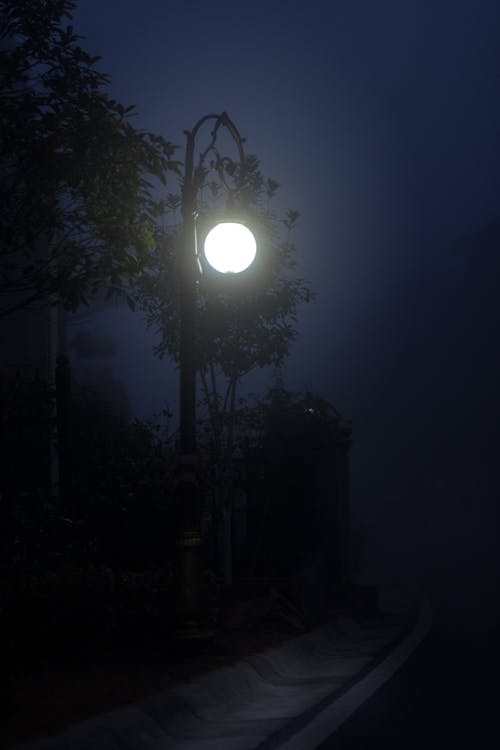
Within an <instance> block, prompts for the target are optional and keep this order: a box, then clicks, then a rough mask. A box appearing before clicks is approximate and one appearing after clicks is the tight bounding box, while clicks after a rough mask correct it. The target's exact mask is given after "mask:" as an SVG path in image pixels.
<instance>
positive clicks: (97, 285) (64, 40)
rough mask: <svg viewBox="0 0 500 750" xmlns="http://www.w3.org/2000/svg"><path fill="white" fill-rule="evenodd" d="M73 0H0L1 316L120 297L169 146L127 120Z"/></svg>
mask: <svg viewBox="0 0 500 750" xmlns="http://www.w3.org/2000/svg"><path fill="white" fill-rule="evenodd" d="M74 7H75V2H73V0H1V2H0V45H1V51H0V105H1V115H0V128H1V141H0V167H1V175H2V176H1V178H0V205H1V206H2V209H1V228H0V232H1V234H0V242H1V268H0V295H1V297H0V299H1V301H0V317H1V316H6V315H9V314H11V313H12V312H15V311H16V310H18V309H25V308H29V307H33V306H36V305H40V304H45V303H46V301H47V298H48V297H49V296H50V295H53V294H56V295H57V298H58V300H59V301H60V302H62V304H63V305H64V307H65V308H67V309H70V310H75V309H76V308H77V307H78V306H79V305H80V304H81V303H86V302H87V301H88V300H89V298H91V297H92V296H93V295H95V294H96V293H97V292H98V291H100V290H102V289H106V290H107V292H108V294H109V295H113V294H121V293H125V294H126V293H127V287H128V279H129V278H130V277H131V276H134V275H136V274H138V273H140V272H141V271H142V270H143V269H144V268H146V267H147V266H148V265H149V262H150V250H151V248H152V246H153V244H154V241H155V236H156V224H157V221H158V217H159V215H160V214H161V212H162V210H163V209H162V205H161V202H160V201H159V200H158V199H157V198H156V197H155V187H156V186H157V185H161V184H162V183H163V184H164V183H165V181H166V174H167V172H168V171H169V170H174V171H176V170H177V168H178V164H177V162H176V161H174V159H173V156H174V150H175V147H174V146H173V145H172V144H171V143H170V142H168V141H166V140H165V139H164V138H162V137H161V136H158V135H154V134H152V133H148V132H143V131H141V130H138V129H136V128H134V127H133V126H132V124H131V122H130V117H131V115H132V114H133V110H134V107H132V106H129V107H124V106H123V105H122V104H120V103H119V102H117V101H115V100H114V99H112V98H111V97H110V95H109V94H108V92H107V90H106V88H107V86H108V83H109V78H108V76H106V75H105V74H104V73H101V72H99V71H98V70H97V69H96V67H95V66H96V63H97V62H98V60H99V58H98V57H91V56H90V55H89V54H88V53H87V52H85V51H84V50H83V49H82V47H81V46H80V45H79V39H80V37H79V36H77V35H76V34H75V32H74V30H73V27H72V25H71V24H70V23H69V22H70V21H71V18H72V10H73V9H74Z"/></svg>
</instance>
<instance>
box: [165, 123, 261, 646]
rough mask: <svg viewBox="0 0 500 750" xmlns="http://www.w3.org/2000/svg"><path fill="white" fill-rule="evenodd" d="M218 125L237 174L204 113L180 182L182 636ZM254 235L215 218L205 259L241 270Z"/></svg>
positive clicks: (198, 630) (194, 617)
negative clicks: (206, 196)
mask: <svg viewBox="0 0 500 750" xmlns="http://www.w3.org/2000/svg"><path fill="white" fill-rule="evenodd" d="M208 121H214V126H213V128H212V131H211V141H210V143H209V145H208V147H207V148H206V149H205V150H204V151H202V152H201V154H200V156H199V160H198V164H197V166H196V167H195V165H194V151H195V139H196V135H197V133H198V131H199V130H200V128H201V127H202V125H204V124H205V123H206V122H208ZM220 127H224V128H226V129H227V130H228V132H229V133H230V135H231V137H232V139H233V141H234V143H235V144H236V147H237V149H238V156H239V162H240V164H239V177H240V179H241V175H242V172H243V169H244V158H245V157H244V152H243V141H242V138H241V136H240V134H239V132H238V130H237V129H236V126H235V125H234V123H233V122H232V120H231V119H230V118H229V117H228V115H227V114H226V113H225V112H223V113H222V114H220V115H206V116H205V117H202V118H201V119H200V120H198V122H197V123H196V125H195V126H194V128H193V129H192V130H187V131H185V135H186V156H185V162H184V170H185V171H184V179H183V183H182V196H181V207H182V218H183V233H182V244H181V248H180V258H179V269H180V294H181V300H180V302H181V304H180V314H181V330H180V358H179V364H180V461H179V463H180V472H179V484H178V489H179V499H180V503H181V524H180V533H179V535H178V539H177V550H178V555H177V571H176V572H177V584H178V613H177V614H178V631H177V632H178V636H179V637H180V638H182V639H184V640H199V639H200V638H203V637H204V631H203V629H202V624H201V621H202V610H203V595H202V570H201V565H202V559H201V532H200V515H201V513H200V511H201V509H200V499H199V492H198V486H197V482H196V470H197V463H198V457H197V446H196V351H195V344H196V296H197V284H198V281H199V277H200V273H201V263H200V258H199V256H198V249H197V238H196V220H197V216H198V206H197V196H198V192H199V190H200V188H201V187H202V183H203V179H204V176H205V174H206V170H205V161H206V158H207V156H208V155H209V154H212V155H215V166H216V168H217V170H218V172H219V176H220V178H221V181H222V182H223V184H224V185H225V186H226V187H228V186H227V183H226V180H225V176H224V166H225V165H227V164H228V163H229V160H228V159H227V157H221V156H220V155H219V152H218V150H217V147H216V140H217V134H218V131H219V128H220ZM256 251H257V247H256V241H255V238H254V236H253V234H252V232H251V231H250V229H248V227H246V226H245V224H243V223H242V222H241V221H238V220H236V219H234V218H230V219H229V220H227V221H221V220H219V221H217V223H216V224H215V226H214V227H213V228H212V229H211V230H210V231H209V232H208V233H207V235H206V238H205V242H204V255H205V258H206V260H207V261H208V263H209V264H210V265H211V266H212V268H214V269H215V270H216V271H218V272H219V273H221V274H239V273H242V272H243V271H244V270H245V269H247V268H248V267H249V266H250V265H251V264H252V262H253V260H254V258H255V256H256Z"/></svg>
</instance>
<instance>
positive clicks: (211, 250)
mask: <svg viewBox="0 0 500 750" xmlns="http://www.w3.org/2000/svg"><path fill="white" fill-rule="evenodd" d="M204 251H205V257H206V259H207V260H208V262H209V263H210V265H211V266H212V268H214V269H215V270H216V271H219V272H220V273H241V272H242V271H245V270H246V269H247V268H248V267H249V266H250V265H251V264H252V263H253V261H254V259H255V256H256V254H257V243H256V241H255V237H254V236H253V234H252V232H251V231H250V230H249V229H248V227H246V226H245V225H244V224H240V223H238V222H229V221H228V222H226V221H224V222H222V223H220V224H216V225H215V227H213V229H211V230H210V232H209V233H208V234H207V236H206V239H205V245H204Z"/></svg>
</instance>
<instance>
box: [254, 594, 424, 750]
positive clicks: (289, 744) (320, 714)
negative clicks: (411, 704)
mask: <svg viewBox="0 0 500 750" xmlns="http://www.w3.org/2000/svg"><path fill="white" fill-rule="evenodd" d="M431 627H432V609H431V606H430V603H429V602H428V601H427V600H424V601H422V602H420V604H419V608H418V614H417V618H416V622H415V625H414V627H413V628H412V629H411V631H410V632H408V633H407V634H406V636H405V637H404V638H403V639H402V640H401V641H400V642H399V643H398V644H397V646H396V647H395V648H394V649H393V650H392V651H391V652H390V653H389V654H388V655H387V656H386V657H385V658H384V659H382V660H381V661H380V662H379V663H378V664H377V665H376V666H374V667H373V669H370V670H369V671H368V673H367V674H365V675H364V676H362V677H361V678H360V679H358V680H356V682H355V683H354V684H353V685H352V686H350V687H348V688H347V689H345V688H344V689H343V690H341V691H337V692H336V693H334V694H332V695H331V696H330V698H329V699H328V698H327V699H326V700H324V701H322V703H321V704H320V705H318V706H317V707H315V710H314V711H312V712H308V714H309V715H307V714H306V715H304V716H303V717H298V719H297V720H296V721H295V722H291V723H290V724H289V725H288V727H285V728H284V729H282V730H280V731H278V732H277V733H276V734H275V735H274V737H270V738H269V739H268V740H266V741H264V742H263V743H261V744H260V745H259V746H258V748H256V750H271V748H280V750H304V748H315V747H318V745H320V744H321V743H322V742H324V740H326V739H327V737H330V736H331V735H332V734H334V732H335V731H336V730H337V729H338V728H339V727H340V726H341V725H342V724H343V723H344V722H345V721H346V720H347V719H348V718H349V717H350V716H351V715H352V714H353V713H354V712H355V711H356V710H357V709H358V708H359V707H360V706H361V705H362V704H363V703H364V702H365V701H366V700H368V699H369V698H370V697H371V696H372V695H373V694H374V693H375V692H376V691H377V690H378V689H379V688H380V687H382V685H383V684H384V683H385V682H387V681H388V680H390V678H391V677H392V676H393V675H394V674H395V673H396V671H397V670H398V669H399V668H400V667H401V666H402V665H403V664H404V663H405V662H406V661H407V659H408V658H409V657H410V656H411V654H412V653H413V651H414V650H415V649H416V648H417V646H418V645H419V644H420V643H421V642H422V641H423V639H424V638H425V637H426V636H427V634H428V633H429V631H430V629H431Z"/></svg>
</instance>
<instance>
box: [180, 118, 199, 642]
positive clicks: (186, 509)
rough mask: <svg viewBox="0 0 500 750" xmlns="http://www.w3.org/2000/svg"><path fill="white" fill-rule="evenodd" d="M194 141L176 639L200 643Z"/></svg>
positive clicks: (189, 166)
mask: <svg viewBox="0 0 500 750" xmlns="http://www.w3.org/2000/svg"><path fill="white" fill-rule="evenodd" d="M193 153H194V136H193V133H192V132H188V133H187V143H186V159H185V175H184V183H183V188H182V217H183V234H182V244H181V248H180V253H181V254H180V259H179V260H180V263H179V265H180V269H179V270H180V295H181V299H180V303H181V309H180V312H181V331H180V472H179V484H178V491H179V501H180V514H181V517H180V534H179V536H178V539H177V552H178V555H177V558H178V559H177V583H178V613H177V615H178V636H179V637H180V638H182V639H184V640H193V639H195V640H196V639H199V638H200V637H201V634H202V632H201V620H202V591H201V579H202V575H201V573H202V571H201V533H200V503H199V493H198V486H197V483H196V464H197V451H196V351H195V345H196V257H195V249H194V212H195V207H196V205H195V198H196V196H195V194H194V189H193Z"/></svg>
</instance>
